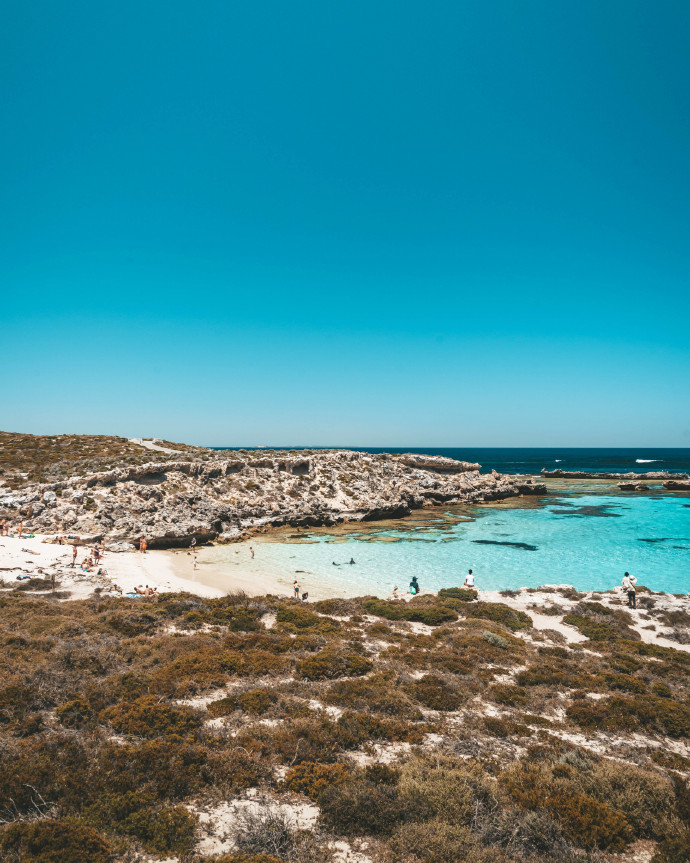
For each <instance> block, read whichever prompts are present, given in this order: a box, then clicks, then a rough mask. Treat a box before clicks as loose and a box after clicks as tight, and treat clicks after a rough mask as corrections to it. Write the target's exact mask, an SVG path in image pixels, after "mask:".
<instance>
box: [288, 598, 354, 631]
mask: <svg viewBox="0 0 690 863" xmlns="http://www.w3.org/2000/svg"><path fill="white" fill-rule="evenodd" d="M276 625H277V626H279V627H280V628H281V629H284V630H286V631H287V632H304V631H305V630H309V631H312V632H320V633H330V632H339V631H340V629H341V628H342V627H341V625H340V623H339V622H338V621H337V620H331V619H330V618H329V617H321V616H320V615H318V614H314V612H313V611H311V610H310V609H309V608H307V607H306V605H303V604H301V603H294V604H292V605H281V606H280V607H279V608H278V611H277V613H276Z"/></svg>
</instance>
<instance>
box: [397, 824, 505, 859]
mask: <svg viewBox="0 0 690 863" xmlns="http://www.w3.org/2000/svg"><path fill="white" fill-rule="evenodd" d="M389 847H390V849H391V851H392V852H393V854H394V859H396V860H404V859H406V858H407V855H409V854H412V855H414V859H415V860H420V861H424V863H432V861H433V863H459V861H470V860H471V861H477V863H481V861H484V860H486V861H488V860H491V861H492V863H493V861H496V863H498V861H499V859H500V858H499V857H497V856H495V853H493V854H491V856H489V854H488V853H487V852H486V851H484V853H482V849H481V847H479V846H478V843H477V840H476V839H475V838H474V836H473V834H472V831H471V830H470V828H469V827H462V826H458V825H457V824H449V823H448V822H447V821H443V820H441V819H439V818H433V819H430V820H429V821H422V822H418V821H412V822H407V823H404V824H400V825H399V826H398V827H397V829H396V830H395V833H394V834H393V836H392V837H391V839H390V842H389ZM489 853H491V852H489Z"/></svg>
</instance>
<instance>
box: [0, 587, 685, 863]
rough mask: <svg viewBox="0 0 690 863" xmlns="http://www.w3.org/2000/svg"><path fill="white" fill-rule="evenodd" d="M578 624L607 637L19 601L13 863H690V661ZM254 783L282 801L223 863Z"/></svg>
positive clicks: (469, 601)
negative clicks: (221, 835) (216, 829)
mask: <svg viewBox="0 0 690 863" xmlns="http://www.w3.org/2000/svg"><path fill="white" fill-rule="evenodd" d="M602 609H604V610H602ZM609 611H611V613H609ZM269 613H270V617H271V618H272V619H275V626H274V627H273V628H272V629H266V628H265V627H264V623H263V621H264V620H266V619H268V618H267V615H268V614H269ZM570 616H571V617H572V618H573V625H576V626H577V628H578V629H579V630H580V632H582V633H583V634H585V635H586V636H587V638H588V641H585V642H582V643H581V644H578V645H569V646H565V645H563V644H559V643H556V641H554V640H551V639H550V638H549V637H548V636H545V635H544V634H543V633H539V632H537V631H535V630H532V629H531V628H530V627H531V618H530V617H529V615H527V614H524V613H522V612H519V611H515V610H513V609H511V608H510V607H509V606H507V605H506V604H504V603H488V602H479V601H477V600H476V598H474V597H472V596H467V595H466V594H465V592H464V589H463V588H457V589H453V590H450V591H445V592H443V594H442V595H440V596H439V597H418V598H416V599H415V600H413V601H412V602H410V603H401V602H384V601H381V600H377V599H374V598H372V597H363V598H360V599H350V600H324V601H323V602H320V603H316V604H314V605H311V606H309V607H307V606H304V605H302V604H299V603H291V602H286V601H284V600H277V599H275V598H273V597H263V598H260V599H250V598H248V597H246V596H244V595H241V594H238V595H235V596H228V597H224V598H223V599H217V600H203V599H199V598H198V597H193V596H187V595H172V594H170V595H164V596H162V597H161V599H160V601H159V602H158V603H156V604H152V605H150V606H148V607H147V608H146V609H142V608H141V606H138V605H137V604H136V603H134V602H131V601H129V600H120V599H101V598H99V597H97V596H94V597H92V598H91V599H89V600H84V601H78V602H72V601H67V602H59V601H56V600H54V599H52V598H50V597H38V596H32V595H30V593H27V592H18V591H11V592H4V593H2V594H0V644H1V645H2V648H3V649H2V651H1V652H0V744H1V745H0V859H2V860H3V861H5V860H7V861H8V863H20V861H21V863H25V861H28V863H58V861H59V863H117V861H123V863H124V861H135V860H137V859H138V860H147V861H156V860H165V859H170V858H177V859H178V860H179V861H180V863H203V861H209V863H288V861H295V863H316V861H326V863H336V860H337V859H338V858H337V857H336V856H334V855H335V853H336V849H335V846H334V845H333V844H332V843H333V842H336V841H337V842H340V843H342V842H347V843H349V845H350V847H352V848H357V847H359V845H358V843H365V845H366V849H365V850H364V851H362V853H366V855H367V856H368V857H369V858H370V859H371V860H372V861H374V863H379V861H380V863H393V861H402V863H456V861H473V863H474V861H479V863H552V861H556V863H605V861H611V863H613V861H614V860H617V859H622V858H616V857H615V856H613V855H617V854H620V853H622V852H627V851H629V850H630V849H631V848H633V847H634V843H635V842H636V841H644V842H645V843H648V845H646V846H645V847H647V848H649V849H650V854H652V855H653V860H654V863H679V861H681V860H683V861H685V860H687V859H688V848H689V847H690V845H689V839H688V837H689V836H690V787H689V785H688V778H687V777H688V776H689V775H690V747H689V746H688V742H689V741H690V685H689V683H688V667H689V665H690V655H689V654H688V653H687V652H683V651H680V650H674V649H670V648H666V647H660V646H658V645H655V644H646V643H644V642H641V641H640V640H638V639H637V638H635V637H634V635H631V632H632V630H630V626H629V624H630V619H629V618H628V616H627V612H625V611H623V610H622V609H621V610H617V609H614V610H609V609H606V607H605V606H603V605H601V604H600V603H591V602H578V604H577V606H575V608H574V609H573V611H572V614H571V615H570ZM420 624H426V625H420ZM575 735H578V736H577V737H576V736H575ZM573 739H577V740H578V741H579V742H581V743H582V745H581V746H578V745H574V744H573V743H572V742H571V741H572V740H573ZM671 741H672V743H671ZM250 789H253V792H252V793H257V792H258V794H259V796H258V797H256V798H255V799H257V800H261V801H267V802H265V804H264V803H262V804H261V805H258V808H256V810H252V811H251V812H249V813H248V814H246V815H242V816H241V817H240V816H239V815H238V817H237V818H236V819H235V820H234V821H233V826H232V828H231V832H232V831H234V832H232V835H233V836H234V840H233V841H230V840H228V841H227V842H225V844H224V845H223V842H221V843H220V844H221V846H222V847H223V849H224V850H223V851H222V853H220V852H219V853H218V854H216V855H215V856H214V855H213V854H210V853H202V851H201V850H200V849H202V848H203V847H206V846H201V845H199V841H200V839H201V838H202V836H203V835H204V830H205V829H206V828H205V827H204V826H203V818H201V817H200V815H201V811H200V810H201V808H204V807H205V808H209V809H210V810H213V808H214V807H215V806H219V805H220V804H223V803H227V802H228V801H236V800H238V799H243V798H246V795H247V794H248V793H249V790H250ZM271 801H272V802H271ZM286 804H290V805H297V804H300V805H306V804H309V805H310V806H316V807H317V809H318V818H317V822H316V825H315V826H314V828H313V829H311V828H310V829H302V828H303V827H304V825H303V824H297V825H296V823H295V821H294V819H292V820H291V819H290V818H288V817H287V816H286V815H285V812H284V811H283V810H282V809H280V805H286ZM340 847H341V848H342V846H340ZM340 859H343V858H342V857H341V858H340Z"/></svg>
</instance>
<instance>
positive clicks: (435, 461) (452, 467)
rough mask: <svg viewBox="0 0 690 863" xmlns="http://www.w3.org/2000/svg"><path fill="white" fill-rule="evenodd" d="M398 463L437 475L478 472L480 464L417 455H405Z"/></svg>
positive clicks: (435, 456) (443, 457)
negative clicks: (430, 471)
mask: <svg viewBox="0 0 690 863" xmlns="http://www.w3.org/2000/svg"><path fill="white" fill-rule="evenodd" d="M400 461H401V462H402V463H403V464H405V465H407V466H408V467H415V468H419V469H420V470H432V471H435V472H437V473H466V472H467V471H470V470H479V469H480V468H481V465H480V464H472V463H471V462H468V461H456V460H455V459H454V458H446V457H445V456H440V455H417V454H415V453H405V455H403V456H401V457H400Z"/></svg>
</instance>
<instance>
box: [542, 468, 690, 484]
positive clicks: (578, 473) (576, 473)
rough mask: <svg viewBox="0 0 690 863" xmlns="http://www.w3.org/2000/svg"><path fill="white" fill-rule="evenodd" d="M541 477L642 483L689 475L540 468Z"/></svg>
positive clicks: (658, 471) (654, 471) (682, 478)
mask: <svg viewBox="0 0 690 863" xmlns="http://www.w3.org/2000/svg"><path fill="white" fill-rule="evenodd" d="M541 475H542V476H543V477H545V478H547V479H618V480H632V481H634V482H643V481H644V480H647V479H654V480H660V479H661V480H672V481H676V480H680V481H690V474H687V473H671V471H668V470H649V471H646V472H645V473H635V472H634V471H629V472H628V473H600V472H598V471H586V470H559V469H558V468H556V469H555V470H546V468H542V470H541Z"/></svg>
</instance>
